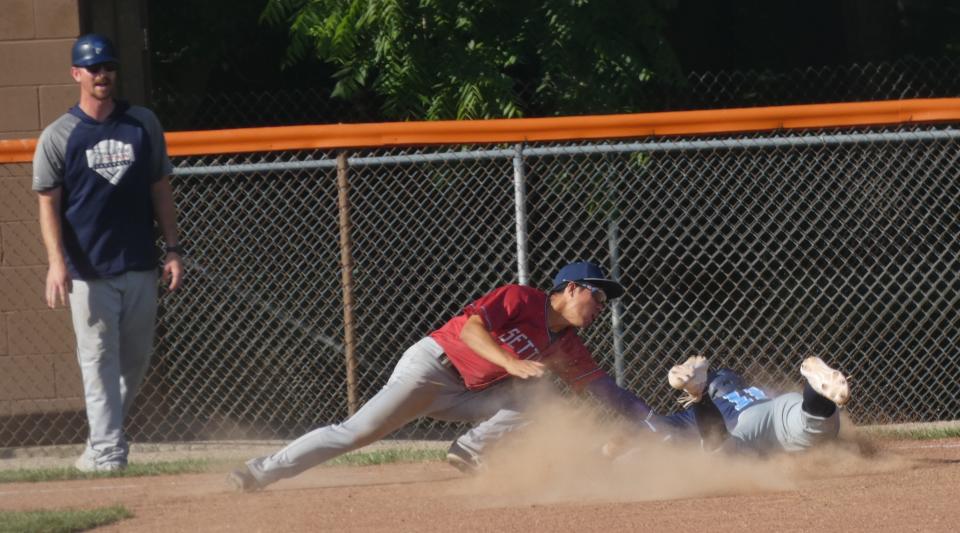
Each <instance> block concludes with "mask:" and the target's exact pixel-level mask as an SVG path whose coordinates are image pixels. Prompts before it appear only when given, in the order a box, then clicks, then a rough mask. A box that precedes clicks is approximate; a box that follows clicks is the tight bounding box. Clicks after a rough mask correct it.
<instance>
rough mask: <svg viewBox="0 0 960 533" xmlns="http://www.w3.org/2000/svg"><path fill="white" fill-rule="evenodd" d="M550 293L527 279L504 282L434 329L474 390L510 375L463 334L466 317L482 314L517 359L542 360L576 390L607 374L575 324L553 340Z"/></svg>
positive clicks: (436, 338)
mask: <svg viewBox="0 0 960 533" xmlns="http://www.w3.org/2000/svg"><path fill="white" fill-rule="evenodd" d="M547 305H548V297H547V294H546V293H544V292H543V291H541V290H539V289H534V288H531V287H526V286H523V285H504V286H502V287H499V288H497V289H494V290H492V291H490V292H489V293H487V294H485V295H484V296H482V297H480V298H479V299H478V300H476V301H475V302H473V303H471V304H470V305H468V306H467V307H465V308H464V310H463V314H460V315H458V316H456V317H454V318H452V319H450V321H448V322H447V323H446V324H444V325H443V326H442V327H440V329H438V330H436V331H434V332H433V333H431V334H430V336H431V337H433V338H434V340H436V341H437V343H438V344H439V345H440V346H441V347H442V348H443V351H444V352H445V353H446V354H447V357H449V358H450V361H451V362H452V363H453V366H454V367H456V369H457V371H458V372H460V375H461V376H462V377H463V382H464V384H465V385H466V386H467V388H468V389H470V390H480V389H484V388H486V387H489V386H490V385H492V384H493V383H496V382H497V381H500V380H501V379H504V378H506V377H509V374H507V371H506V370H504V369H503V367H500V366H498V365H495V364H493V363H491V362H490V361H487V360H486V359H484V358H482V357H480V356H479V355H477V354H476V353H475V352H474V351H473V350H471V349H470V348H468V347H467V345H466V344H464V343H463V341H462V340H460V332H461V331H462V330H463V325H464V323H465V322H466V321H467V318H469V317H471V316H473V315H479V316H480V317H481V318H482V319H483V323H484V324H485V325H486V327H487V330H488V331H490V334H491V335H493V338H494V339H496V341H497V343H498V344H500V346H501V347H502V348H504V349H506V350H507V351H508V352H510V353H511V354H512V355H513V356H514V357H516V358H517V359H531V360H533V361H541V362H543V363H544V364H545V365H547V368H548V369H549V370H550V371H551V372H553V373H555V374H557V375H558V376H559V377H560V378H561V379H563V380H564V381H565V382H567V383H568V384H569V385H570V386H571V387H573V388H574V389H575V390H577V391H579V390H581V389H582V388H583V387H584V386H585V385H586V384H587V383H589V382H591V381H593V380H595V379H597V378H599V377H601V376H603V375H605V373H604V371H603V370H602V369H601V368H600V367H599V366H597V363H596V361H594V359H593V356H592V355H591V354H590V350H588V349H587V347H586V346H584V345H583V341H582V340H580V337H579V336H578V335H577V333H576V331H574V329H573V328H567V329H566V330H564V331H563V332H562V333H561V334H560V335H559V336H555V340H554V341H553V342H552V343H551V342H550V333H549V331H548V330H547Z"/></svg>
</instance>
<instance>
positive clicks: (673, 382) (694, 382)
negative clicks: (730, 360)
mask: <svg viewBox="0 0 960 533" xmlns="http://www.w3.org/2000/svg"><path fill="white" fill-rule="evenodd" d="M709 366H710V365H709V364H708V363H707V358H706V357H704V356H702V355H694V356H691V357H688V358H687V360H686V361H684V362H683V363H682V364H679V365H676V366H674V367H673V368H671V369H670V372H668V373H667V381H669V382H670V386H671V387H673V388H675V389H677V390H682V391H683V394H682V395H681V396H680V398H678V400H677V401H679V402H680V403H681V404H683V406H684V407H689V406H690V405H692V404H695V403H697V402H699V401H700V398H702V397H703V388H704V386H705V385H706V384H707V369H708V368H709Z"/></svg>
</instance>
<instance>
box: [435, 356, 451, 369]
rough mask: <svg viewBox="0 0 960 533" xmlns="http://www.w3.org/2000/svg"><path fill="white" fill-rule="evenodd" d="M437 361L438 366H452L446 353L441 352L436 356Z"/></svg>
mask: <svg viewBox="0 0 960 533" xmlns="http://www.w3.org/2000/svg"><path fill="white" fill-rule="evenodd" d="M437 361H439V362H440V366H442V367H444V368H453V363H451V362H450V358H449V357H447V354H445V353H442V354H440V356H439V357H437Z"/></svg>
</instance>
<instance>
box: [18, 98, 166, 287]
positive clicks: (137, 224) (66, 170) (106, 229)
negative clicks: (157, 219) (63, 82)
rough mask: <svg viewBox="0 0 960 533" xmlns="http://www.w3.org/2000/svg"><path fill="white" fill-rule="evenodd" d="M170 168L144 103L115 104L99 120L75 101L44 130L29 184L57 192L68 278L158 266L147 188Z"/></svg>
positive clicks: (154, 120)
mask: <svg viewBox="0 0 960 533" xmlns="http://www.w3.org/2000/svg"><path fill="white" fill-rule="evenodd" d="M172 172H173V167H172V165H171V164H170V159H169V157H168V156H167V148H166V142H165V141H164V138H163V130H162V128H161V127H160V123H159V121H158V120H157V118H156V116H155V115H154V114H153V113H152V112H151V111H150V110H148V109H146V108H143V107H139V106H130V105H129V104H127V103H126V102H121V101H118V102H117V105H116V109H114V111H113V113H111V114H110V116H109V117H108V118H107V119H106V120H104V121H103V122H97V121H96V120H94V119H92V118H90V117H89V116H87V114H85V113H84V112H83V111H81V110H80V108H79V107H78V106H74V107H72V108H71V109H70V110H69V111H68V112H67V113H66V114H64V115H63V116H61V117H60V118H58V119H57V120H56V121H55V122H53V123H52V124H50V125H49V126H47V128H46V129H44V130H43V133H42V134H41V135H40V139H39V140H38V142H37V150H36V152H35V153H34V159H33V176H34V177H33V189H34V190H36V191H47V190H51V189H54V188H57V187H60V188H61V189H62V199H61V206H60V208H61V219H60V220H61V227H62V234H63V246H64V251H65V253H66V256H67V268H68V270H69V272H70V275H71V277H74V278H76V279H85V280H89V279H98V278H108V277H113V276H117V275H120V274H122V273H124V272H128V271H140V270H151V269H154V268H156V267H157V263H158V253H157V250H156V246H155V237H154V230H153V220H154V212H153V200H152V195H151V187H152V185H153V184H154V183H155V182H156V181H158V180H160V179H161V178H163V177H164V176H168V175H170V174H171V173H172Z"/></svg>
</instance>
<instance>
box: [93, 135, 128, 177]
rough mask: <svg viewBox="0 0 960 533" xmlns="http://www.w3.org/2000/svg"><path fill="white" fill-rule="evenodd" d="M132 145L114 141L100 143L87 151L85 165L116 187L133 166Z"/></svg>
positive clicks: (108, 140) (107, 140)
mask: <svg viewBox="0 0 960 533" xmlns="http://www.w3.org/2000/svg"><path fill="white" fill-rule="evenodd" d="M134 160H135V158H134V156H133V145H131V144H127V143H125V142H123V141H118V140H115V139H106V140H103V141H100V142H98V143H97V144H96V146H94V147H93V148H90V149H89V150H87V165H88V166H89V167H90V168H91V169H92V170H93V171H95V172H96V173H97V174H100V175H101V176H103V178H104V179H106V180H107V181H109V182H110V184H111V185H116V184H117V183H119V182H120V179H122V178H123V175H124V174H126V172H127V170H128V169H129V168H130V165H132V164H133V162H134Z"/></svg>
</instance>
